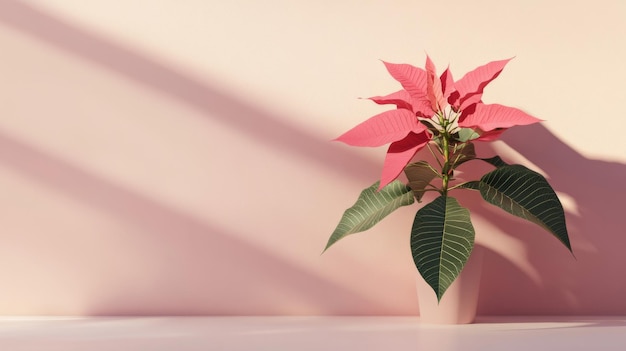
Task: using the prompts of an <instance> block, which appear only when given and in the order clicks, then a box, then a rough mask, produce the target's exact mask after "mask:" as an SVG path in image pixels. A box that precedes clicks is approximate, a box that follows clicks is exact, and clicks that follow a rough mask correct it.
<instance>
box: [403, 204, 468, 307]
mask: <svg viewBox="0 0 626 351" xmlns="http://www.w3.org/2000/svg"><path fill="white" fill-rule="evenodd" d="M473 247H474V227H473V226H472V222H471V221H470V214H469V210H468V209H466V208H464V207H462V206H461V205H459V203H458V201H457V200H456V199H455V198H453V197H449V196H440V197H438V198H436V199H435V200H434V201H433V202H431V203H429V204H428V205H426V206H424V207H422V208H421V209H420V210H419V211H417V214H416V215H415V221H414V222H413V229H412V231H411V252H412V253H413V261H415V266H416V267H417V270H418V271H419V272H420V274H421V275H422V277H423V278H424V280H425V281H426V282H427V283H428V285H430V286H431V287H432V288H433V290H434V291H435V294H437V299H438V300H441V297H442V296H443V294H444V293H445V292H446V289H448V287H449V286H450V284H452V282H453V281H454V280H455V279H456V278H457V277H458V276H459V273H460V272H461V270H462V269H463V266H465V263H466V262H467V259H468V258H469V256H470V253H471V252H472V248H473Z"/></svg>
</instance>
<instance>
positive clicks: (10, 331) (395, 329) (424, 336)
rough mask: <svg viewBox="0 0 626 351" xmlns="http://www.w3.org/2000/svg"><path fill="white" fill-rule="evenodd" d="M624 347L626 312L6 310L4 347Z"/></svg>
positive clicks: (96, 350) (41, 350)
mask: <svg viewBox="0 0 626 351" xmlns="http://www.w3.org/2000/svg"><path fill="white" fill-rule="evenodd" d="M592 349H593V350H620V351H623V350H626V317H479V320H478V321H477V323H475V324H470V325H458V326H440V325H424V324H420V322H419V318H416V317H95V318H76V317H74V318H72V317H67V318H65V317H0V350H7V351H8V350H10V351H30V350H33V351H34V350H37V351H46V350H59V351H61V350H63V351H73V350H81V351H87V350H89V351H104V350H107V351H108V350H116V351H124V350H151V351H160V350H176V351H186V350H221V351H228V350H233V351H235V350H254V351H263V350H268V351H281V350H294V351H296V350H297V351H306V350H359V351H363V350H386V351H403V350H464V351H472V350H507V351H508V350H533V351H539V350H568V351H572V350H592Z"/></svg>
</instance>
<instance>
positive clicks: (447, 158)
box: [441, 131, 450, 196]
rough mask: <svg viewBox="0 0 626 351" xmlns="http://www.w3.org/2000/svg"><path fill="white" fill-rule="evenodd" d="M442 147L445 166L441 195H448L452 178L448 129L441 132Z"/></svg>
mask: <svg viewBox="0 0 626 351" xmlns="http://www.w3.org/2000/svg"><path fill="white" fill-rule="evenodd" d="M441 136H442V138H441V143H442V145H441V148H442V149H443V167H442V168H441V177H442V180H443V183H442V186H441V195H443V196H447V195H448V180H449V178H450V145H449V141H448V139H449V138H450V136H449V135H448V133H447V131H445V132H443V133H442V134H441Z"/></svg>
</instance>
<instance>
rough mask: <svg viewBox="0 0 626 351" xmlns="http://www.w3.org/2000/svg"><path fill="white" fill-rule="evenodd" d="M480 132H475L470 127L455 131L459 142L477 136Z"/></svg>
mask: <svg viewBox="0 0 626 351" xmlns="http://www.w3.org/2000/svg"><path fill="white" fill-rule="evenodd" d="M479 136H480V134H478V133H476V132H475V131H474V130H473V129H470V128H461V129H460V130H459V132H458V133H457V140H458V141H460V142H463V143H464V142H466V141H470V140H474V139H476V138H478V137H479Z"/></svg>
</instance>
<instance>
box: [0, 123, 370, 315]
mask: <svg viewBox="0 0 626 351" xmlns="http://www.w3.org/2000/svg"><path fill="white" fill-rule="evenodd" d="M0 162H2V164H3V165H5V166H10V167H11V168H12V169H14V170H16V171H18V172H20V173H21V174H23V175H24V176H26V177H28V178H30V179H33V180H35V181H37V182H39V183H41V184H43V185H46V186H48V187H50V188H53V189H55V190H58V191H60V192H62V193H63V194H65V195H66V196H69V197H72V198H74V199H77V200H79V201H80V202H81V203H83V204H85V205H87V206H91V207H94V208H96V209H97V210H99V211H106V212H107V213H110V214H112V215H113V216H115V217H116V219H117V220H119V221H121V222H124V223H125V224H126V225H128V226H129V227H133V228H136V230H134V231H133V232H132V233H133V235H132V237H128V236H125V234H126V235H127V234H128V233H122V234H119V233H106V235H108V236H109V237H107V238H106V239H104V240H109V241H114V242H119V245H120V246H121V247H124V249H125V250H128V251H130V252H131V253H134V255H133V256H132V260H135V261H136V262H135V264H138V265H140V266H143V267H150V269H149V270H146V271H143V272H141V274H142V275H141V276H137V277H136V279H137V281H139V282H140V283H139V284H135V285H134V287H133V289H130V290H128V289H122V290H120V286H118V285H116V284H119V285H123V284H124V283H123V282H121V281H117V280H116V278H115V273H114V272H109V276H103V277H102V279H104V280H108V281H110V282H112V283H113V284H111V285H110V286H108V288H107V289H102V290H100V291H98V292H96V295H97V296H87V297H85V300H86V302H87V306H83V308H84V309H85V313H86V314H89V315H152V314H174V315H180V314H191V315H197V314H273V313H277V312H278V313H283V314H289V313H293V308H292V307H294V306H297V307H298V308H303V306H308V307H309V313H320V314H342V313H348V312H349V311H353V310H355V309H357V306H368V305H369V306H374V305H376V303H375V302H373V301H368V300H366V299H365V298H364V297H362V296H361V294H359V293H358V292H357V291H350V290H346V289H345V288H343V287H340V286H337V285H336V284H333V283H332V282H329V281H326V280H324V279H322V278H320V277H318V276H316V275H315V274H313V273H311V272H309V271H307V270H304V269H300V268H298V267H295V266H294V265H293V264H290V262H288V261H285V260H282V259H280V258H279V257H277V256H276V255H272V254H271V253H269V252H266V251H264V250H262V249H260V248H258V247H255V246H253V245H251V244H249V243H247V242H245V241H242V240H240V239H238V236H237V235H234V234H233V233H229V232H228V231H226V230H224V229H222V228H219V227H216V226H213V225H212V224H211V223H206V221H201V220H199V219H197V218H194V217H193V216H191V215H188V214H185V213H181V212H179V211H177V210H175V209H173V208H169V207H168V206H167V205H164V204H160V203H158V202H157V201H155V200H153V199H150V198H149V197H147V196H145V195H142V194H137V193H135V192H133V191H132V190H129V189H124V188H123V187H120V186H118V185H116V184H114V183H111V182H110V181H108V180H106V179H103V178H101V177H99V176H98V175H95V174H92V173H89V172H86V171H84V170H82V169H79V168H77V167H75V166H73V165H71V164H69V163H67V162H65V161H63V160H61V159H58V158H56V157H54V156H53V155H50V154H48V153H46V152H44V151H41V150H37V149H34V148H33V147H31V146H29V145H25V144H23V143H21V142H20V141H18V140H15V139H13V138H11V137H9V136H8V135H6V134H5V133H2V132H1V131H0ZM54 250H55V249H54V248H52V249H48V250H46V252H48V253H47V255H46V256H48V263H46V257H42V256H41V255H40V256H38V260H40V261H41V262H40V263H41V264H44V263H46V264H44V267H43V268H42V272H44V271H45V270H46V269H48V267H49V266H55V264H56V263H55V262H56V261H57V260H68V259H71V257H60V256H61V255H60V254H56V253H55V252H53V251H54ZM40 254H41V252H40ZM94 254H95V253H94ZM111 254H113V253H111ZM107 257H109V258H110V259H115V258H113V257H111V256H107ZM117 259H124V260H128V258H121V257H117ZM132 260H131V261H129V264H132ZM83 264H85V263H83ZM62 266H63V267H79V266H80V264H79V262H74V263H73V264H70V265H62ZM66 269H67V270H70V271H71V270H72V269H73V268H66ZM50 274H53V275H58V274H61V275H66V274H72V273H71V272H67V271H64V272H55V271H52V272H50ZM137 286H139V288H137ZM233 286H236V287H247V288H246V289H233ZM249 291H254V294H255V298H254V299H250V298H249ZM277 297H279V298H280V300H281V301H282V302H281V305H280V306H276V305H272V303H275V301H276V299H277ZM234 301H236V303H234ZM264 301H266V302H265V303H263V302H264ZM320 301H323V302H324V304H323V305H322V304H320Z"/></svg>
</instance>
